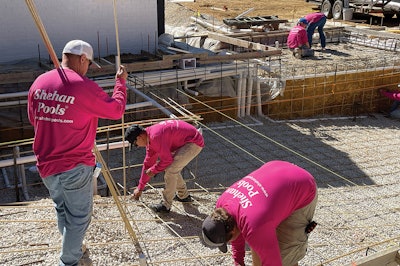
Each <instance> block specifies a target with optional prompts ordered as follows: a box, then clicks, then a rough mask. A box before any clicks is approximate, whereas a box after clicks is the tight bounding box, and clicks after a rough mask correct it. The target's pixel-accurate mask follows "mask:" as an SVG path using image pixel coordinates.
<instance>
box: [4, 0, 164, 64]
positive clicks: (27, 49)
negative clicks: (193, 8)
mask: <svg viewBox="0 0 400 266" xmlns="http://www.w3.org/2000/svg"><path fill="white" fill-rule="evenodd" d="M34 3H35V6H36V8H37V12H38V13H39V16H40V18H41V20H42V23H43V25H44V26H45V29H46V31H47V34H48V36H49V38H50V41H51V43H52V45H53V47H54V50H55V52H56V54H57V56H58V57H59V58H61V52H62V49H63V47H64V45H65V43H67V42H68V41H69V40H72V39H82V40H85V41H87V42H89V43H90V44H91V45H92V46H93V49H94V54H95V57H98V55H99V51H100V55H101V56H102V57H104V56H106V55H108V54H114V55H115V54H117V47H116V34H115V23H114V8H113V3H114V1H113V0H34ZM116 3H117V18H118V34H119V45H120V53H121V54H123V53H128V52H130V53H139V52H140V51H141V50H145V51H150V52H152V53H153V52H154V51H155V48H156V46H157V44H156V43H157V36H158V32H157V0H117V1H116ZM38 44H39V46H40V53H41V57H42V58H47V57H48V52H47V49H46V46H45V44H44V42H43V41H42V38H41V35H40V33H39V30H38V28H37V27H36V24H35V22H34V20H33V17H32V15H31V13H30V11H29V9H28V7H27V5H26V3H25V1H24V0H1V1H0V63H4V62H10V61H16V60H21V59H27V58H35V57H36V58H37V57H38ZM98 47H100V49H99V48H98ZM107 51H108V54H107Z"/></svg>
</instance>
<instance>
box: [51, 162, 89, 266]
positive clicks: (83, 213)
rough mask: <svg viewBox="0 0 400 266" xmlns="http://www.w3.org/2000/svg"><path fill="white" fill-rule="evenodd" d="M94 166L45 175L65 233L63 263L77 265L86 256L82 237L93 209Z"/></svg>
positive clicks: (59, 225) (58, 220)
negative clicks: (83, 253) (83, 254)
mask: <svg viewBox="0 0 400 266" xmlns="http://www.w3.org/2000/svg"><path fill="white" fill-rule="evenodd" d="M92 182H93V166H87V165H83V164H80V165H78V166H76V167H75V168H73V169H71V170H69V171H67V172H64V173H60V174H56V175H51V176H48V177H46V178H43V183H44V184H45V186H46V187H47V189H48V190H49V193H50V197H51V198H52V200H53V201H54V206H55V209H56V213H57V222H58V230H59V231H60V233H61V235H62V249H61V254H60V265H61V266H64V265H77V264H78V261H79V260H80V258H81V257H82V249H81V247H82V241H83V238H84V237H85V233H86V230H87V229H88V227H89V224H90V221H91V217H92V210H93V185H92Z"/></svg>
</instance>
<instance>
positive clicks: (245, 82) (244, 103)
mask: <svg viewBox="0 0 400 266" xmlns="http://www.w3.org/2000/svg"><path fill="white" fill-rule="evenodd" d="M246 84H247V73H246V75H244V77H243V81H242V97H241V106H240V117H244V116H245V106H246Z"/></svg>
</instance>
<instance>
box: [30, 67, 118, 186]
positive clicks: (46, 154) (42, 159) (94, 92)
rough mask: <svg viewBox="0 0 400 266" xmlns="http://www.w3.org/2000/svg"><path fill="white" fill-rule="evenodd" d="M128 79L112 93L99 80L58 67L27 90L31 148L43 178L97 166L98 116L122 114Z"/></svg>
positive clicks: (113, 117) (107, 116)
mask: <svg viewBox="0 0 400 266" xmlns="http://www.w3.org/2000/svg"><path fill="white" fill-rule="evenodd" d="M125 105H126V86H125V80H124V79H122V78H118V79H117V80H116V83H115V87H114V92H113V94H112V96H111V97H110V96H109V95H108V94H107V93H106V92H104V90H103V89H102V88H101V87H99V86H98V85H97V84H96V83H95V82H93V81H91V80H90V79H88V78H87V77H84V76H81V75H79V74H78V73H76V72H75V71H73V70H71V69H66V68H58V69H54V70H51V71H49V72H46V73H44V74H42V75H40V76H39V77H38V78H37V79H36V80H35V81H34V82H33V84H32V86H31V87H30V89H29V93H28V118H29V121H30V123H31V124H32V125H33V126H34V130H35V138H34V142H33V151H34V153H35V155H36V160H37V167H38V170H39V174H40V176H41V177H42V178H45V177H47V176H50V175H54V174H57V173H62V172H65V171H68V170H71V169H73V168H74V167H76V166H77V165H78V164H85V165H89V166H94V165H95V156H94V154H93V151H92V149H93V146H94V141H95V137H96V130H97V122H98V118H106V119H120V118H121V116H122V115H123V113H124V111H125Z"/></svg>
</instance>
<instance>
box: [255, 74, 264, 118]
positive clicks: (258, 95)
mask: <svg viewBox="0 0 400 266" xmlns="http://www.w3.org/2000/svg"><path fill="white" fill-rule="evenodd" d="M256 82H257V84H256V86H257V87H256V88H257V114H258V116H263V113H262V105H261V84H260V79H259V78H257V77H256Z"/></svg>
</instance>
